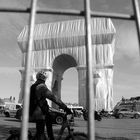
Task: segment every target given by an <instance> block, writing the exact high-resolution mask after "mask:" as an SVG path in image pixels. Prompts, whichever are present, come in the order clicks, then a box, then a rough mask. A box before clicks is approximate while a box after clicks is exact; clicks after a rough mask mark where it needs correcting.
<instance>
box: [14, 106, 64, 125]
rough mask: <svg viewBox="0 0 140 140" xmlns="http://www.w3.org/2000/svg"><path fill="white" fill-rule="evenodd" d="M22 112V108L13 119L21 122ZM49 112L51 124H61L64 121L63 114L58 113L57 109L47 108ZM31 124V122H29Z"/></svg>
mask: <svg viewBox="0 0 140 140" xmlns="http://www.w3.org/2000/svg"><path fill="white" fill-rule="evenodd" d="M22 110H23V108H20V109H19V110H17V112H16V115H15V118H16V119H19V120H22ZM49 112H50V114H51V116H52V121H53V122H52V123H53V124H62V123H63V122H64V120H65V112H62V111H59V110H57V109H54V108H52V107H50V108H49ZM30 122H32V121H30Z"/></svg>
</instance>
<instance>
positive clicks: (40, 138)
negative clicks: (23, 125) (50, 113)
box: [35, 120, 47, 140]
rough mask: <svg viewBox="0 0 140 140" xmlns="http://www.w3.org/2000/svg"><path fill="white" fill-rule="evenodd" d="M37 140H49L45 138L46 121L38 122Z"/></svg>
mask: <svg viewBox="0 0 140 140" xmlns="http://www.w3.org/2000/svg"><path fill="white" fill-rule="evenodd" d="M35 140H47V137H46V136H45V121H44V120H39V121H37V122H36V136H35Z"/></svg>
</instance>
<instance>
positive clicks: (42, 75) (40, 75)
mask: <svg viewBox="0 0 140 140" xmlns="http://www.w3.org/2000/svg"><path fill="white" fill-rule="evenodd" d="M47 77H48V75H47V73H46V72H45V71H39V72H38V73H37V74H36V79H37V80H38V79H40V80H43V81H46V79H47Z"/></svg>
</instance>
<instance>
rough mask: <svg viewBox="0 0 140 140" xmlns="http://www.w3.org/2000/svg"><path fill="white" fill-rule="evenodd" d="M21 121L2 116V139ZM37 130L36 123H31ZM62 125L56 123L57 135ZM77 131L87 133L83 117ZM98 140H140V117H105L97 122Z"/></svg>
mask: <svg viewBox="0 0 140 140" xmlns="http://www.w3.org/2000/svg"><path fill="white" fill-rule="evenodd" d="M20 126H21V123H20V122H19V121H18V120H16V119H14V118H5V117H0V140H6V138H7V137H8V136H9V133H8V131H9V130H10V129H14V128H16V129H20ZM29 128H30V130H31V131H32V132H33V133H34V132H35V124H34V123H30V124H29ZM59 128H60V126H56V125H54V132H55V135H56V134H57V133H58V131H59ZM74 130H75V131H80V132H85V133H87V122H86V121H84V120H83V119H82V118H80V119H79V118H76V119H75V126H74ZM95 132H96V140H140V119H103V120H102V121H101V122H98V121H96V122H95Z"/></svg>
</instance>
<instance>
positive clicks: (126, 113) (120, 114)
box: [114, 108, 140, 119]
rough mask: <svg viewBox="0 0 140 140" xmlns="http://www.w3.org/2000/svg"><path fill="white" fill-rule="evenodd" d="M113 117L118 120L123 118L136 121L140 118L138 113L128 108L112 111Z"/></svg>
mask: <svg viewBox="0 0 140 140" xmlns="http://www.w3.org/2000/svg"><path fill="white" fill-rule="evenodd" d="M114 117H115V118H119V119H122V118H124V117H129V118H135V119H138V118H139V117H140V112H138V111H134V110H131V109H129V108H122V109H116V110H115V111H114Z"/></svg>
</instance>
